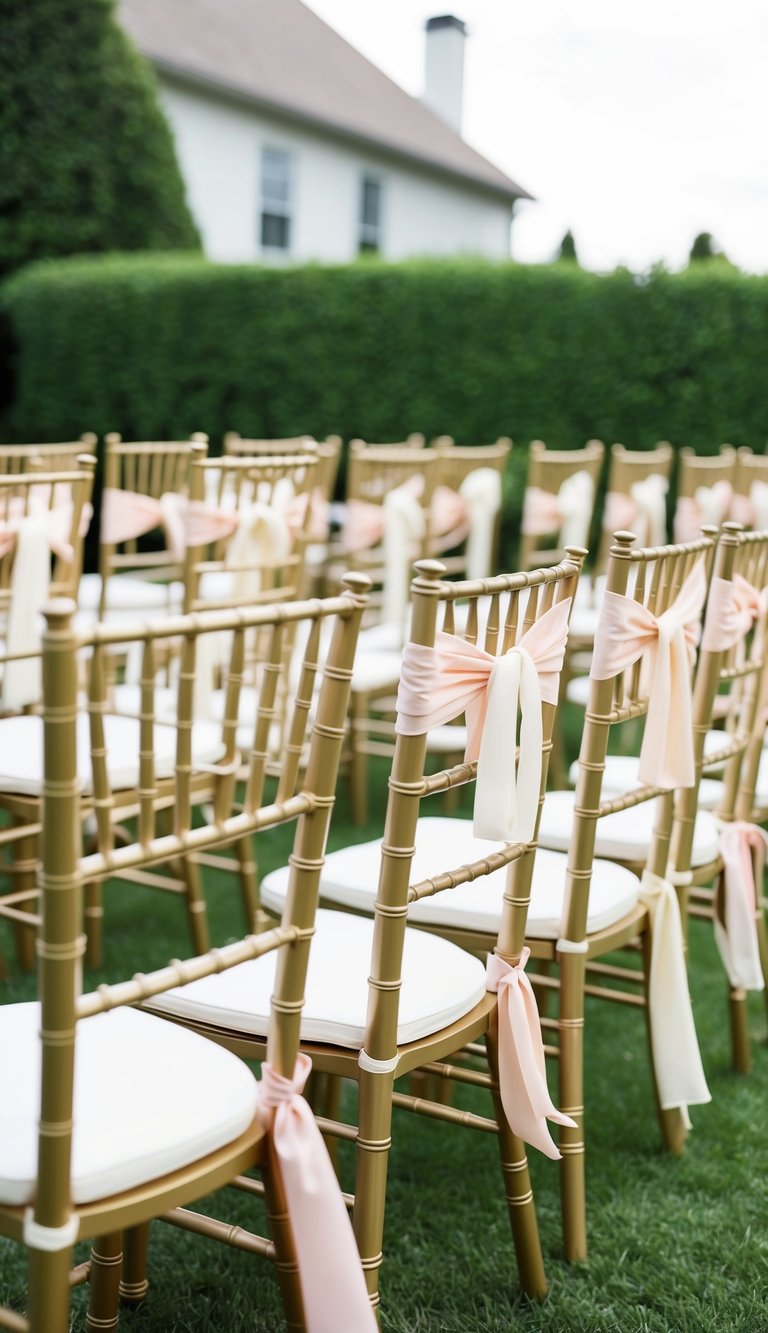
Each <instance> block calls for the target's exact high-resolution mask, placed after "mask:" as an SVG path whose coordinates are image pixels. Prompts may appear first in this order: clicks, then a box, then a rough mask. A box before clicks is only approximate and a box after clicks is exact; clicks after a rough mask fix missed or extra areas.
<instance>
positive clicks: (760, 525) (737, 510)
mask: <svg viewBox="0 0 768 1333" xmlns="http://www.w3.org/2000/svg"><path fill="white" fill-rule="evenodd" d="M731 516H732V518H734V519H735V520H736V522H737V523H743V524H744V526H745V528H755V530H756V531H758V532H763V531H765V530H766V529H768V482H765V481H753V482H752V485H751V486H750V488H749V495H734V497H733V504H732V506H731Z"/></svg>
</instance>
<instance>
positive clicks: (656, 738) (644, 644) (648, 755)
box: [589, 560, 707, 788]
mask: <svg viewBox="0 0 768 1333" xmlns="http://www.w3.org/2000/svg"><path fill="white" fill-rule="evenodd" d="M706 592H707V580H706V575H705V573H704V564H703V561H701V560H699V561H697V563H696V564H695V565H694V567H693V569H692V570H691V573H690V574H689V575H688V578H687V579H686V580H685V583H684V584H683V586H682V588H681V589H680V592H679V593H678V595H677V597H676V598H675V600H674V602H673V603H672V605H671V606H670V607H668V608H667V610H666V611H665V612H664V613H663V614H662V615H660V616H659V617H658V618H657V617H656V616H655V615H653V614H652V612H651V611H649V610H648V609H647V607H645V606H643V605H642V604H641V603H640V602H635V601H633V600H632V598H631V597H622V596H620V595H619V594H618V593H615V592H606V593H605V594H604V596H603V601H602V604H601V607H600V618H599V620H598V625H597V630H596V633H595V646H594V652H593V656H592V668H591V670H590V673H589V674H590V676H591V677H592V679H593V680H609V679H610V678H611V677H612V676H616V675H618V674H619V672H620V671H624V670H625V668H626V667H629V666H632V664H633V663H634V662H636V661H637V660H638V658H639V657H641V656H642V655H643V654H647V662H648V667H649V687H648V716H647V718H646V723H645V732H644V735H643V744H642V747H641V749H640V764H639V767H638V776H639V778H640V781H641V782H644V783H646V784H647V785H648V786H651V787H666V788H671V787H692V786H693V785H694V783H695V780H696V776H695V771H694V760H693V730H692V727H693V720H692V715H691V713H692V709H691V663H692V656H693V654H694V652H695V647H696V643H697V642H698V625H699V617H700V616H701V610H702V607H703V605H704V598H705V596H706Z"/></svg>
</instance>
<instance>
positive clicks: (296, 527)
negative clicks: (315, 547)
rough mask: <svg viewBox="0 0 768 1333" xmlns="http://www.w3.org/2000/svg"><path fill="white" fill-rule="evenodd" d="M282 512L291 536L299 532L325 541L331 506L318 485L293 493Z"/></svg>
mask: <svg viewBox="0 0 768 1333" xmlns="http://www.w3.org/2000/svg"><path fill="white" fill-rule="evenodd" d="M282 513H283V518H284V519H285V522H286V523H287V524H288V527H289V528H290V530H291V534H292V536H294V537H295V536H297V535H298V534H301V535H302V536H304V537H306V539H307V541H310V542H316V543H320V542H324V541H327V539H328V526H329V523H330V513H331V506H330V505H329V503H328V501H327V500H326V498H325V496H324V495H323V492H322V491H321V490H320V489H319V488H318V487H315V489H314V490H313V491H305V492H303V493H302V494H301V495H295V496H294V497H293V499H292V500H289V501H288V504H287V505H286V506H285V508H284V509H283V511H282Z"/></svg>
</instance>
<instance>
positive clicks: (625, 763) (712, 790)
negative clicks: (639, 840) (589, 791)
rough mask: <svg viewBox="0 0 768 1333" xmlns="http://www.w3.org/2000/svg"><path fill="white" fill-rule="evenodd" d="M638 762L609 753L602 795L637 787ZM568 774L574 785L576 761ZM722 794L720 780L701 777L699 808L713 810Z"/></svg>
mask: <svg viewBox="0 0 768 1333" xmlns="http://www.w3.org/2000/svg"><path fill="white" fill-rule="evenodd" d="M721 734H722V733H721ZM638 763H639V760H638V758H637V755H631V754H609V755H608V756H607V758H606V761H605V773H604V774H603V789H602V790H603V796H623V795H624V793H625V792H628V791H632V790H633V789H634V788H635V787H639V786H640V779H639V777H638V776H637V765H638ZM568 776H569V778H570V781H571V782H572V784H573V786H574V787H575V786H576V780H577V778H578V776H579V765H578V762H576V763H575V764H572V765H571V770H570V773H569V775H568ZM722 794H723V784H722V782H718V781H717V779H716V778H702V779H701V782H700V783H699V792H698V807H699V809H700V810H714V809H715V808H716V807H717V805H718V804H719V802H720V798H721V796H722Z"/></svg>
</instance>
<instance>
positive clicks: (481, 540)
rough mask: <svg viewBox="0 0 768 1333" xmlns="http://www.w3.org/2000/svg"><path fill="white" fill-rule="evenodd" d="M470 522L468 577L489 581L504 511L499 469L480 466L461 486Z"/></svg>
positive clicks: (460, 492)
mask: <svg viewBox="0 0 768 1333" xmlns="http://www.w3.org/2000/svg"><path fill="white" fill-rule="evenodd" d="M459 494H460V495H461V498H462V500H463V501H464V504H465V506H466V510H467V515H468V519H469V535H468V537H467V546H466V553H467V578H468V579H487V578H489V577H490V575H491V574H492V573H493V538H494V531H495V525H496V518H497V515H498V513H499V511H500V509H501V474H500V473H498V472H497V471H496V470H495V468H491V467H478V468H475V470H474V471H473V472H470V473H469V475H468V476H466V477H465V478H464V480H463V482H462V483H461V486H460V487H459Z"/></svg>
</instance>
